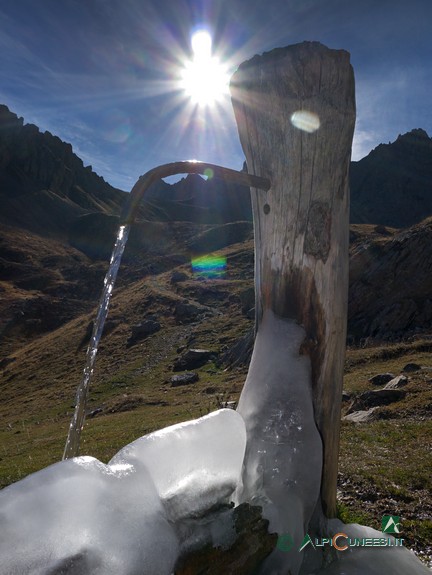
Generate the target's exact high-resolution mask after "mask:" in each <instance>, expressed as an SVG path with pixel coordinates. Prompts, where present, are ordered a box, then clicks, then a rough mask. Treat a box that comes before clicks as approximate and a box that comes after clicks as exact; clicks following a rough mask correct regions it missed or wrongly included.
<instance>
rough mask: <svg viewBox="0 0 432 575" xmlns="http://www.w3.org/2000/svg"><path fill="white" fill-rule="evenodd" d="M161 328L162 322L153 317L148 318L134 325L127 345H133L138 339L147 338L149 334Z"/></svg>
mask: <svg viewBox="0 0 432 575" xmlns="http://www.w3.org/2000/svg"><path fill="white" fill-rule="evenodd" d="M160 328H161V324H160V323H159V322H158V321H155V320H153V319H147V320H144V321H142V322H141V323H138V324H136V325H133V326H132V335H131V336H130V338H129V339H128V341H127V345H128V346H131V345H134V344H135V343H137V342H138V341H140V340H142V339H145V338H146V337H148V336H149V335H152V334H153V333H156V332H157V331H159V330H160Z"/></svg>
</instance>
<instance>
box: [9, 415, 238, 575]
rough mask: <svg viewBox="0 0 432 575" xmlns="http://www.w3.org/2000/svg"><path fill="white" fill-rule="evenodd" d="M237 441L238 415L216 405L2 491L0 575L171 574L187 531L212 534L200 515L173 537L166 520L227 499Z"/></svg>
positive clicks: (233, 478) (199, 536)
mask: <svg viewBox="0 0 432 575" xmlns="http://www.w3.org/2000/svg"><path fill="white" fill-rule="evenodd" d="M245 445H246V432H245V426H244V423H243V419H242V418H241V416H240V415H239V414H238V413H236V412H234V411H233V410H230V409H223V410H220V411H217V412H214V413H211V414H210V415H207V416H205V417H202V418H200V419H197V420H193V421H188V422H185V423H181V424H178V425H173V426H171V427H168V428H166V429H162V430H161V431H157V432H154V433H151V434H149V435H146V436H144V437H141V438H140V439H138V440H136V441H134V442H133V443H131V444H129V445H127V446H126V447H124V448H123V449H121V450H120V451H119V452H118V453H117V455H116V456H115V457H114V458H113V459H112V460H111V461H110V463H109V464H108V465H105V464H103V463H101V462H100V461H98V460H97V459H95V458H93V457H76V458H73V459H69V460H66V461H61V462H59V463H55V464H54V465H51V466H49V467H47V468H45V469H43V470H41V471H38V472H37V473H33V474H32V475H29V476H28V477H26V478H25V479H23V480H21V481H19V482H17V483H15V484H13V485H10V486H8V487H5V488H4V489H3V490H0V575H30V574H31V575H54V574H60V573H65V574H66V573H68V574H71V575H72V573H73V574H75V575H78V574H79V575H87V574H91V575H171V573H172V572H173V568H174V565H175V562H176V560H177V558H178V555H179V552H180V547H181V544H183V543H184V540H185V539H186V538H187V537H189V540H191V539H193V540H195V541H199V540H202V538H203V537H204V538H207V539H209V538H210V540H213V539H214V538H215V537H216V536H219V538H221V534H220V533H218V529H217V528H215V529H212V528H211V527H208V526H207V527H206V526H205V525H201V523H200V521H197V522H195V523H193V525H194V526H195V531H194V529H192V527H191V525H192V524H189V527H190V529H189V530H188V532H187V537H183V536H182V535H181V533H180V531H181V530H179V529H178V524H176V523H175V522H176V520H177V519H181V518H184V517H187V518H192V519H191V521H194V519H193V518H195V517H197V516H199V515H200V514H201V513H204V512H205V511H208V510H210V509H212V508H213V507H216V506H218V505H220V504H221V503H226V502H227V501H229V496H230V495H231V493H232V492H233V491H234V489H235V488H236V485H237V481H238V479H239V477H240V471H241V466H242V462H243V456H244V450H245ZM229 526H230V524H229V522H228V523H227V524H226V525H225V526H223V529H222V530H223V531H224V532H225V531H226V530H227V529H229ZM182 533H183V532H182ZM183 535H184V533H183ZM222 535H224V534H222ZM180 540H181V541H180Z"/></svg>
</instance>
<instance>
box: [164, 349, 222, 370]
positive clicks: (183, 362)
mask: <svg viewBox="0 0 432 575" xmlns="http://www.w3.org/2000/svg"><path fill="white" fill-rule="evenodd" d="M213 355H215V354H214V352H212V351H209V350H208V349H188V350H187V351H186V352H185V353H184V354H183V355H181V356H179V357H178V358H177V359H176V360H175V361H174V365H173V371H184V370H186V369H195V368H197V367H201V366H202V365H204V364H205V363H207V361H208V360H209V359H210V358H211V357H212V356H213Z"/></svg>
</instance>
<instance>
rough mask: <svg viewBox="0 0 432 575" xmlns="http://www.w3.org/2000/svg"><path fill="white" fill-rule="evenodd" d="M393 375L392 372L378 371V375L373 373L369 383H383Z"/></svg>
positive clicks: (392, 377)
mask: <svg viewBox="0 0 432 575" xmlns="http://www.w3.org/2000/svg"><path fill="white" fill-rule="evenodd" d="M394 377H395V376H394V375H393V374H392V373H389V372H387V373H379V374H378V375H374V376H373V377H371V378H370V379H369V383H371V384H372V385H385V384H386V383H388V382H389V381H391V380H392V379H394Z"/></svg>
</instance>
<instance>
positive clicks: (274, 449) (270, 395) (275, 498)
mask: <svg viewBox="0 0 432 575" xmlns="http://www.w3.org/2000/svg"><path fill="white" fill-rule="evenodd" d="M304 339H305V332H304V329H303V328H302V327H301V326H299V325H298V324H297V323H296V322H295V321H293V320H287V319H281V318H279V317H277V316H276V315H275V314H274V313H273V312H271V311H270V310H266V311H265V313H264V317H263V319H262V322H261V324H260V327H259V330H258V333H257V336H256V340H255V346H254V351H253V355H252V359H251V364H250V367H249V373H248V377H247V379H246V383H245V386H244V389H243V392H242V395H241V398H240V402H239V406H238V411H239V413H240V414H241V415H242V417H243V419H244V420H245V423H246V432H247V438H248V441H247V448H246V455H245V463H244V471H243V476H242V482H243V485H242V486H240V487H239V489H238V500H239V501H240V502H242V501H251V502H253V503H255V504H258V505H262V506H263V515H264V516H265V517H267V519H269V520H270V531H273V532H277V533H279V534H281V533H289V534H290V535H291V536H292V537H293V540H294V544H295V545H297V547H298V546H300V544H301V541H302V539H303V537H304V534H305V532H306V529H307V526H308V524H309V521H310V519H311V516H312V513H313V511H314V509H315V507H316V504H317V501H318V498H319V490H320V484H321V467H322V442H321V437H320V434H319V432H318V429H317V427H316V424H315V419H314V413H313V403H312V390H311V384H310V381H311V365H310V359H309V356H308V355H299V349H300V346H301V344H302V342H303V341H304ZM301 562H302V553H297V554H291V553H289V554H287V553H285V554H284V553H281V552H278V550H276V551H275V552H273V553H272V555H271V556H270V557H269V558H268V559H267V560H266V561H265V563H264V566H263V568H262V571H261V572H262V573H263V574H265V575H276V574H277V575H279V574H280V575H286V573H287V572H288V570H290V571H291V574H292V575H294V574H297V573H298V572H299V569H300V565H301Z"/></svg>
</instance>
